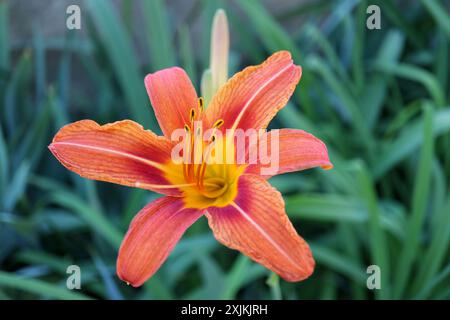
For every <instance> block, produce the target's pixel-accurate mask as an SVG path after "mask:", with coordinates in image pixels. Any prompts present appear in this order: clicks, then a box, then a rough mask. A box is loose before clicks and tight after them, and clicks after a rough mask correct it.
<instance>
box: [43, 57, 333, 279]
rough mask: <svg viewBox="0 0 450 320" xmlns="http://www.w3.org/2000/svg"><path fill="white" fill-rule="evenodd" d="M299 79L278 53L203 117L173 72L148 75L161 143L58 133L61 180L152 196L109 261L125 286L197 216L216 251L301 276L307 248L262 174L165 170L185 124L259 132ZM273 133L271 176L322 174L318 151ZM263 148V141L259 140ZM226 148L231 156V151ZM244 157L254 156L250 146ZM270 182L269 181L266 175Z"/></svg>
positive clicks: (231, 84) (139, 133) (83, 131)
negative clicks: (64, 173) (77, 178)
mask: <svg viewBox="0 0 450 320" xmlns="http://www.w3.org/2000/svg"><path fill="white" fill-rule="evenodd" d="M300 77H301V67H299V66H297V65H295V64H294V63H293V61H292V58H291V55H290V53H289V52H287V51H280V52H277V53H275V54H273V55H272V56H271V57H269V58H268V59H267V60H266V61H265V62H264V63H262V64H260V65H258V66H251V67H247V68H245V69H244V70H243V71H241V72H238V73H237V74H235V75H234V76H233V77H232V78H231V79H229V80H228V81H227V82H226V83H225V84H224V85H223V86H221V87H220V89H219V90H218V92H217V93H216V94H215V95H214V96H213V97H212V99H211V102H210V104H209V106H208V108H206V109H205V108H204V106H203V105H202V99H201V98H200V99H199V98H198V97H197V94H196V91H195V89H194V87H193V85H192V83H191V81H190V80H189V78H188V76H187V74H186V73H185V72H184V71H183V69H181V68H178V67H173V68H168V69H164V70H161V71H158V72H156V73H153V74H149V75H147V76H146V78H145V86H146V88H147V92H148V94H149V97H150V100H151V103H152V106H153V108H154V111H155V114H156V117H157V119H158V122H159V125H160V126H161V129H162V132H163V133H164V136H157V135H156V134H154V133H153V132H151V131H148V130H144V129H143V128H142V126H140V125H139V124H137V123H135V122H133V121H130V120H123V121H118V122H115V123H112V124H106V125H103V126H100V125H98V124H97V123H96V122H94V121H91V120H82V121H78V122H75V123H72V124H69V125H67V126H65V127H63V128H62V129H61V130H60V131H59V132H58V133H57V134H56V136H55V137H54V139H53V142H52V143H51V144H50V146H49V148H50V150H51V151H52V153H53V154H54V155H55V157H56V158H57V159H58V160H59V161H60V162H61V163H62V164H63V165H64V166H65V167H66V168H68V169H69V170H72V171H74V172H76V173H77V174H79V175H81V176H82V177H86V178H89V179H95V180H101V181H107V182H113V183H117V184H121V185H126V186H131V187H137V188H143V189H148V190H152V191H155V192H159V193H162V194H163V195H164V196H163V197H161V198H159V199H157V200H155V201H153V202H151V203H150V204H148V205H147V206H146V207H144V208H143V209H142V210H141V211H140V212H139V213H138V214H137V216H136V217H135V218H134V219H133V221H132V222H131V224H130V227H129V230H128V232H127V234H126V236H125V238H124V240H123V242H122V245H121V247H120V250H119V256H118V260H117V274H118V276H119V277H120V278H121V279H122V280H123V281H125V282H127V283H129V284H131V285H133V286H140V285H142V284H143V283H144V282H145V281H146V280H147V279H148V278H149V277H151V276H152V275H153V274H154V273H155V272H156V271H157V270H158V268H159V267H160V266H161V264H162V263H163V262H164V261H165V259H166V258H167V256H168V255H169V253H170V252H171V250H172V249H173V248H174V246H175V245H176V243H177V242H178V241H179V240H180V238H181V236H182V235H183V233H184V232H185V230H186V229H187V228H188V227H189V226H190V225H192V224H193V223H194V222H195V221H196V220H197V219H199V218H200V217H202V216H203V215H205V216H206V218H207V219H208V223H209V226H210V228H211V229H212V231H213V233H214V235H215V237H216V238H217V240H218V241H220V242H221V243H223V244H224V245H226V246H227V247H229V248H232V249H236V250H239V251H241V252H242V253H244V254H245V255H247V256H249V257H250V258H251V259H253V260H254V261H256V262H258V263H260V264H262V265H264V266H265V267H267V268H268V269H270V270H272V271H274V272H276V273H277V274H279V275H280V276H281V277H282V278H284V279H285V280H287V281H300V280H302V279H305V278H307V277H308V276H310V275H311V273H312V272H313V269H314V264H315V262H314V259H313V257H312V254H311V251H310V248H309V246H308V244H307V243H306V242H305V241H304V240H303V239H302V238H301V237H300V236H299V235H298V234H297V232H296V230H295V229H294V227H293V226H292V224H291V222H290V221H289V219H288V217H287V215H286V213H285V209H284V201H283V198H282V196H281V194H280V193H279V192H278V191H277V190H276V189H275V188H273V187H272V186H271V185H270V184H269V182H268V181H267V179H268V178H270V176H268V175H261V170H260V169H261V167H262V164H260V163H255V164H216V163H214V164H208V163H207V162H206V160H205V159H203V161H200V163H198V164H195V163H191V162H190V161H186V162H183V163H174V161H173V160H172V157H171V152H172V149H173V148H174V146H175V144H176V143H177V142H175V141H171V134H172V132H174V130H176V129H179V128H184V129H185V130H186V132H187V133H193V130H194V128H193V123H194V121H200V122H201V123H202V125H203V128H214V130H215V131H216V132H218V131H219V130H220V132H225V130H227V129H243V130H246V129H256V130H259V129H265V128H266V127H267V125H268V124H269V122H270V121H271V119H272V118H273V117H274V116H275V114H276V113H277V111H278V110H280V109H281V108H283V107H284V106H285V105H286V103H287V101H288V100H289V98H290V96H291V95H292V93H293V91H294V89H295V87H296V85H297V83H298V82H299V80H300ZM278 133H279V168H278V171H277V172H276V173H277V174H281V173H286V172H292V171H298V170H304V169H308V168H313V167H322V168H324V169H329V168H331V167H332V164H331V162H330V160H329V158H328V152H327V149H326V146H325V144H324V143H323V142H322V141H320V140H319V139H318V138H316V137H314V136H313V135H311V134H309V133H306V132H304V131H301V130H295V129H282V130H279V131H278ZM264 134H266V135H268V136H267V138H268V139H269V140H270V137H271V132H270V131H269V132H265V133H264ZM232 147H233V146H232ZM253 147H255V146H254V145H253ZM271 176H272V175H271Z"/></svg>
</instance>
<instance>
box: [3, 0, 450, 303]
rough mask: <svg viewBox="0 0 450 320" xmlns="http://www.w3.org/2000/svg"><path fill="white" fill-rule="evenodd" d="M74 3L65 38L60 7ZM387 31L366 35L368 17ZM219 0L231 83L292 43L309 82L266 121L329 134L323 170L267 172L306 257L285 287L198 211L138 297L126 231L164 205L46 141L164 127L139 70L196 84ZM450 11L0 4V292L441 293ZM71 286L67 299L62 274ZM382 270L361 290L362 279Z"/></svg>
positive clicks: (58, 295)
mask: <svg viewBox="0 0 450 320" xmlns="http://www.w3.org/2000/svg"><path fill="white" fill-rule="evenodd" d="M69 4H78V5H79V6H80V8H81V17H82V28H81V30H67V28H66V24H65V22H66V18H67V15H66V12H65V10H66V7H67V6H68V5H69ZM371 4H375V5H378V6H379V7H380V10H381V29H379V30H377V29H374V30H369V29H368V28H366V19H367V18H368V17H369V14H367V13H366V9H367V7H368V6H369V5H371ZM218 8H224V9H225V10H226V13H227V16H228V21H229V25H230V36H231V52H230V75H232V74H233V73H234V72H236V71H238V70H240V69H241V68H243V67H245V66H247V65H252V64H259V63H260V62H262V61H263V60H264V59H265V58H266V57H268V56H269V55H270V54H272V53H273V52H275V51H277V50H280V49H286V50H289V51H290V52H291V53H292V55H293V58H294V61H295V63H296V64H299V65H301V66H302V67H303V76H302V79H301V82H300V85H299V86H298V88H297V89H296V91H295V93H294V95H293V97H292V99H291V100H290V102H289V103H288V105H287V106H286V108H284V109H283V110H282V111H281V112H280V113H279V114H278V116H277V117H276V119H275V120H274V121H273V122H272V124H271V127H274V128H281V127H290V128H297V129H304V130H306V131H308V132H311V133H313V134H314V135H316V136H317V137H319V138H320V139H322V140H323V141H325V142H326V144H327V146H328V149H329V153H330V158H331V160H332V162H333V163H334V168H333V170H330V171H324V170H321V169H314V170H308V171H305V172H298V173H290V174H285V175H282V176H277V177H275V178H273V179H271V180H270V182H271V183H272V184H273V185H274V186H276V187H277V188H278V189H279V190H280V191H281V192H282V193H283V195H284V199H285V202H286V211H287V213H288V215H289V217H290V219H291V220H292V221H293V223H294V225H295V226H296V228H297V230H298V232H299V233H300V234H301V235H302V236H303V237H304V238H305V239H306V240H307V241H308V243H309V244H310V245H311V248H312V251H313V254H314V257H315V259H316V261H317V267H316V270H315V272H314V274H313V276H311V277H310V278H309V279H308V280H306V281H303V282H300V283H287V282H284V281H283V280H280V279H279V278H278V277H277V276H274V275H273V274H271V273H270V272H269V271H268V270H267V269H265V268H263V267H261V266H260V265H258V264H256V263H253V262H251V261H250V260H249V259H248V258H246V257H245V256H243V255H241V254H239V253H238V252H236V251H232V250H230V249H228V248H225V247H224V246H222V245H220V244H219V243H218V242H217V241H216V240H215V239H214V237H213V235H212V233H211V231H210V230H209V228H208V226H207V223H206V219H204V218H202V219H201V220H200V221H199V222H197V223H196V224H195V225H194V226H193V227H191V228H190V229H189V230H188V232H187V233H186V234H185V236H184V237H183V239H182V241H181V242H180V243H179V244H178V245H177V247H176V249H175V250H174V252H173V253H172V254H171V255H170V257H169V259H168V260H167V262H166V263H165V264H164V265H163V267H162V268H161V269H160V270H159V271H158V272H157V274H156V275H155V276H154V277H153V278H151V280H150V281H148V282H147V283H146V284H145V285H144V286H143V287H141V288H139V289H135V288H132V287H129V286H127V285H126V284H125V283H123V282H121V281H120V280H119V279H118V278H117V276H116V275H115V261H116V256H117V250H118V247H119V245H120V242H121V240H122V237H123V236H124V234H125V232H126V230H127V227H128V225H129V222H130V221H131V219H132V218H133V216H134V215H135V214H136V213H137V212H138V211H139V209H141V208H142V207H143V206H144V205H145V204H147V203H148V202H150V201H151V200H153V199H155V198H156V197H157V196H158V195H157V194H154V193H152V192H149V191H143V190H138V189H132V188H127V187H122V186H118V185H112V184H108V183H102V182H94V181H89V180H86V179H82V178H80V177H78V176H77V175H75V174H74V173H72V172H69V171H68V170H66V169H65V168H64V167H63V166H62V165H60V163H59V162H58V161H57V160H56V159H55V158H54V157H53V156H52V155H51V153H50V151H49V150H48V149H47V146H48V144H49V143H50V142H51V139H52V137H53V135H54V134H55V133H56V132H57V130H58V129H59V128H60V127H62V126H63V125H65V124H67V123H70V122H73V121H76V120H80V119H86V118H87V119H93V120H95V121H97V122H99V123H102V124H103V123H108V122H114V121H116V120H121V119H127V118H130V119H133V120H136V121H138V122H140V123H142V124H143V125H144V126H145V127H146V128H148V129H151V130H153V131H156V132H158V133H159V132H160V131H159V128H158V126H157V123H156V120H155V118H154V116H153V112H152V109H151V105H150V102H149V100H148V97H147V95H146V92H145V88H144V83H143V79H144V76H145V74H147V73H150V72H154V71H156V70H159V69H161V68H165V67H168V66H173V65H179V66H181V67H183V68H184V69H186V71H187V72H188V74H189V75H190V77H191V79H192V80H193V82H194V84H195V85H196V87H197V89H199V85H200V78H201V75H202V72H203V70H205V69H206V68H208V66H209V45H210V27H211V23H212V18H213V16H214V13H215V12H216V10H217V9H218ZM449 12H450V3H449V2H448V1H438V0H423V1H394V0H386V1H376V0H374V1H370V2H369V1H365V0H339V1H326V0H318V1H256V0H235V1H220V0H208V1H206V0H192V1H181V0H177V1H175V0H168V1H163V0H148V1H131V0H122V1H105V0H89V1H54V0H45V1H23V0H20V1H19V0H17V1H8V0H0V299H35V298H37V299H72V298H97V299H229V298H238V299H279V298H283V299H373V298H383V299H398V298H418V299H449V298H450V260H449V258H450V252H449V246H450V187H449V185H450V107H449V105H450V96H449V88H450V84H449V83H450V81H449V80H450V79H449V71H450V67H449V60H450V53H449V50H450V46H449V43H450V15H449ZM72 264H75V265H78V266H80V268H81V277H82V278H81V279H82V281H81V285H82V288H81V290H68V289H67V288H66V280H67V277H68V276H69V274H67V273H66V271H67V267H68V266H69V265H72ZM369 265H377V266H379V267H380V270H381V284H382V288H381V290H369V289H368V288H367V286H366V280H367V277H368V276H369V275H368V274H367V272H366V269H367V267H368V266H369Z"/></svg>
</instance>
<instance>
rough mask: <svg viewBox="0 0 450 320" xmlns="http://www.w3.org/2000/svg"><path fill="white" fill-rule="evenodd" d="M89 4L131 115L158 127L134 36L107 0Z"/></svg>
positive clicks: (88, 2)
mask: <svg viewBox="0 0 450 320" xmlns="http://www.w3.org/2000/svg"><path fill="white" fill-rule="evenodd" d="M146 2H151V3H153V2H154V1H146ZM86 5H87V8H88V9H89V14H90V15H91V17H92V19H93V21H94V24H95V26H96V27H97V30H98V33H99V35H100V39H101V41H102V44H103V46H104V47H105V51H106V53H107V55H108V58H109V59H110V61H111V64H112V66H113V68H114V72H115V76H116V78H117V81H118V82H119V84H120V86H121V88H122V90H123V92H124V94H125V98H126V102H127V104H128V107H129V108H130V111H131V116H132V118H133V119H134V120H136V121H138V122H140V123H143V124H146V125H147V126H148V127H150V128H151V129H157V128H158V127H157V125H156V120H155V118H154V117H151V116H150V109H149V107H148V99H147V97H146V94H145V89H144V77H143V76H142V74H141V72H140V70H139V64H138V58H137V57H136V55H135V53H134V52H133V46H132V45H131V39H130V37H129V35H128V34H127V32H126V30H125V28H124V26H123V24H122V22H121V21H120V20H119V17H118V15H117V13H116V12H115V10H114V9H113V7H112V3H111V2H110V1H105V0H92V1H87V2H86Z"/></svg>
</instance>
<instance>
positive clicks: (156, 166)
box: [49, 120, 180, 195]
mask: <svg viewBox="0 0 450 320" xmlns="http://www.w3.org/2000/svg"><path fill="white" fill-rule="evenodd" d="M49 149H50V150H51V152H52V153H53V155H54V156H55V157H56V158H57V159H58V160H59V161H60V162H61V163H62V164H63V165H64V166H65V167H66V168H67V169H69V170H72V171H74V172H76V173H78V174H79V175H80V176H82V177H85V178H88V179H94V180H100V181H107V182H113V183H118V184H122V185H126V186H132V187H140V188H143V189H148V190H154V191H157V192H161V193H164V194H169V195H180V191H179V190H178V189H177V188H174V187H173V186H172V185H171V184H170V183H169V182H168V181H167V180H166V179H165V177H164V174H163V170H164V169H165V166H164V165H162V163H165V162H167V161H168V160H170V154H171V149H172V143H171V142H170V141H169V140H167V139H166V138H164V137H158V136H157V135H155V134H154V133H152V132H151V131H148V130H144V129H143V128H142V126H141V125H139V124H137V123H136V122H133V121H131V120H124V121H118V122H115V123H112V124H106V125H103V126H100V125H98V124H97V123H96V122H94V121H91V120H82V121H78V122H74V123H71V124H69V125H66V126H65V127H63V128H62V129H61V130H59V132H58V133H57V134H56V135H55V137H54V138H53V142H52V143H51V144H50V146H49Z"/></svg>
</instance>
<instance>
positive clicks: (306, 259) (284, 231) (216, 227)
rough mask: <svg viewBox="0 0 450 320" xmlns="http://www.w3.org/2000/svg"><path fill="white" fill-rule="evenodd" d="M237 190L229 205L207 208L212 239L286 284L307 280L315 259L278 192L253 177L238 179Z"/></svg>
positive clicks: (265, 182) (257, 177)
mask: <svg viewBox="0 0 450 320" xmlns="http://www.w3.org/2000/svg"><path fill="white" fill-rule="evenodd" d="M238 188H239V189H238V195H237V197H236V199H235V200H234V202H233V203H232V204H231V205H230V206H227V207H225V208H216V207H212V208H208V211H207V213H206V216H207V218H208V222H209V226H210V227H211V229H212V230H213V232H214V235H215V237H216V238H217V239H218V240H219V241H220V242H222V243H223V244H224V245H226V246H228V247H230V248H232V249H237V250H239V251H241V252H242V253H244V254H245V255H247V256H249V257H250V258H252V259H253V260H255V261H256V262H259V263H261V264H262V265H264V266H265V267H267V268H269V269H270V270H272V271H274V272H276V273H277V274H279V275H280V276H281V277H282V278H284V279H285V280H287V281H300V280H303V279H305V278H307V277H309V276H310V275H311V273H312V272H313V270H314V259H313V257H312V254H311V251H310V249H309V246H308V244H307V243H306V242H305V241H304V240H303V239H302V238H301V237H300V236H299V235H298V234H297V232H296V231H295V229H294V227H293V226H292V224H291V222H290V221H289V219H288V217H287V215H286V213H285V211H284V202H283V198H282V197H281V195H280V193H279V192H278V191H277V190H276V189H274V188H273V187H271V186H270V185H269V183H268V182H267V181H266V180H264V179H263V178H261V177H259V176H254V175H243V176H241V177H240V179H239V186H238Z"/></svg>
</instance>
